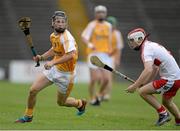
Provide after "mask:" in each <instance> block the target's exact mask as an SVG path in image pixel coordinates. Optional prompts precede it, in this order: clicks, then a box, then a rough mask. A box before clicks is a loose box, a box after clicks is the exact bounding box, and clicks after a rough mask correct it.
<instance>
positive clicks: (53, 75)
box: [16, 11, 86, 123]
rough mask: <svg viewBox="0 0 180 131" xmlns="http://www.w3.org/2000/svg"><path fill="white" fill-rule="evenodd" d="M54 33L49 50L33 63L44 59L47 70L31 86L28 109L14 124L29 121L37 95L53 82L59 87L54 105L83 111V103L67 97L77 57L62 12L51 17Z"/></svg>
mask: <svg viewBox="0 0 180 131" xmlns="http://www.w3.org/2000/svg"><path fill="white" fill-rule="evenodd" d="M52 27H53V29H54V32H53V33H52V34H51V35H50V41H51V44H52V48H50V49H49V50H48V51H47V52H45V53H44V54H43V55H37V56H36V57H35V58H34V60H35V61H37V60H40V61H42V60H47V59H48V58H49V57H52V56H53V57H54V58H53V59H52V60H51V61H48V62H47V63H46V64H45V65H44V68H45V69H46V70H45V71H44V72H43V73H42V74H41V75H40V76H39V77H38V78H37V79H36V80H35V81H34V83H33V84H32V86H31V88H30V91H29V97H28V101H27V109H26V111H25V114H24V116H23V117H21V118H19V119H18V120H16V122H17V123H25V122H31V121H32V118H33V110H34V107H35V103H36V96H37V94H38V93H39V92H40V91H41V90H42V89H44V88H46V87H47V86H49V85H52V84H53V83H54V84H55V85H56V86H57V87H58V91H57V103H58V105H59V106H67V107H75V108H77V109H78V113H77V114H78V115H81V114H83V113H84V111H85V106H86V101H85V100H81V99H75V98H72V97H69V94H70V92H71V90H72V88H73V84H74V77H75V71H74V69H75V65H76V61H77V57H78V50H77V44H76V42H75V40H74V38H73V36H72V35H71V34H70V32H69V31H68V30H67V29H66V28H67V17H66V14H65V13H64V12H62V11H56V12H55V13H54V15H53V17H52Z"/></svg>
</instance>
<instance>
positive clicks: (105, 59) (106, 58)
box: [87, 53, 113, 69]
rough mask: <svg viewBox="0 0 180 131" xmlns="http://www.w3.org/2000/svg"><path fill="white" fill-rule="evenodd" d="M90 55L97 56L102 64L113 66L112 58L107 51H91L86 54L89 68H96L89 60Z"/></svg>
mask: <svg viewBox="0 0 180 131" xmlns="http://www.w3.org/2000/svg"><path fill="white" fill-rule="evenodd" d="M91 56H97V57H98V58H99V59H100V60H101V61H102V62H103V63H104V64H106V65H108V66H110V67H112V66H113V60H112V58H111V57H110V56H109V55H108V54H107V53H91V54H89V55H88V61H87V63H88V67H89V68H91V69H97V68H98V67H97V66H95V65H93V64H92V63H91V61H90V57H91Z"/></svg>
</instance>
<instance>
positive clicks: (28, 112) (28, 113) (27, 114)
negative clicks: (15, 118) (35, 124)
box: [24, 108, 33, 117]
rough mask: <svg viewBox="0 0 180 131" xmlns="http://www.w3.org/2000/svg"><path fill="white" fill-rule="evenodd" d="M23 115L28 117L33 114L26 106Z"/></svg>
mask: <svg viewBox="0 0 180 131" xmlns="http://www.w3.org/2000/svg"><path fill="white" fill-rule="evenodd" d="M24 115H25V116H29V117H31V116H33V109H30V108H26V111H25V113H24Z"/></svg>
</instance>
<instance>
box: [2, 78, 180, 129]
mask: <svg viewBox="0 0 180 131" xmlns="http://www.w3.org/2000/svg"><path fill="white" fill-rule="evenodd" d="M127 86H128V83H116V84H114V86H113V92H112V99H111V101H109V102H103V103H102V105H101V106H100V107H92V106H89V105H88V106H87V110H86V113H85V114H84V115H83V116H76V109H75V108H67V107H59V106H58V105H57V104H56V87H55V86H50V87H48V88H46V89H44V90H43V91H42V92H40V94H39V95H38V97H37V104H36V108H35V113H34V120H33V122H32V123H26V124H16V123H14V121H15V120H16V119H17V118H18V117H20V116H22V115H23V113H24V110H25V107H26V98H27V94H28V90H29V85H28V84H11V83H9V82H6V81H1V82H0V129H29V130H32V129H74V130H79V129H89V130H90V129H100V130H103V129H107V130H111V129H154V130H158V129H161V130H164V129H170V130H172V129H176V130H180V127H176V126H174V118H173V117H172V118H173V119H172V120H171V122H169V123H167V124H166V125H164V126H161V127H155V126H154V123H155V121H156V119H157V114H156V112H155V110H154V109H153V108H151V107H150V106H149V105H148V104H147V103H145V102H144V101H143V100H142V99H141V98H140V97H139V96H138V94H137V93H134V94H126V93H125V92H124V89H125V88H126V87H127ZM87 91H88V89H87V85H86V84H76V85H75V87H74V89H73V91H72V93H71V96H75V97H77V98H88V93H87ZM159 98H160V97H159ZM175 102H176V104H177V105H178V106H179V107H180V93H177V96H176V97H175Z"/></svg>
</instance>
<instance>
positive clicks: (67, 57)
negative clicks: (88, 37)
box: [44, 50, 77, 70]
mask: <svg viewBox="0 0 180 131" xmlns="http://www.w3.org/2000/svg"><path fill="white" fill-rule="evenodd" d="M76 55H77V51H76V50H72V51H70V52H67V53H65V54H64V55H63V56H61V57H60V58H58V59H53V60H51V61H48V62H47V63H46V64H45V65H44V68H45V69H46V70H49V69H50V68H51V67H52V66H54V65H57V64H62V63H65V62H67V61H69V60H71V59H73V58H74V57H76Z"/></svg>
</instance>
